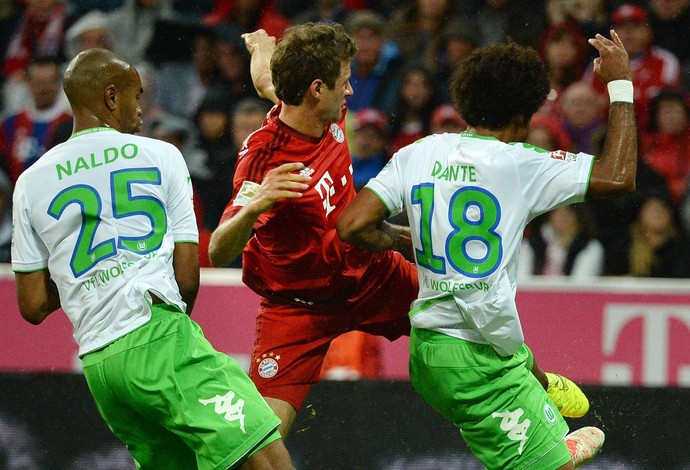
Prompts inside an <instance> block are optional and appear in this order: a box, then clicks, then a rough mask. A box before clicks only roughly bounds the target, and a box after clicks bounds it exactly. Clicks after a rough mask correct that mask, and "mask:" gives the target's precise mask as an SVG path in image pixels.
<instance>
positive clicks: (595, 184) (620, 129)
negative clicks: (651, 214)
mask: <svg viewBox="0 0 690 470" xmlns="http://www.w3.org/2000/svg"><path fill="white" fill-rule="evenodd" d="M636 174H637V128H636V122H635V108H634V106H633V104H632V103H624V102H614V103H611V107H610V110H609V122H608V130H607V133H606V141H605V142H604V149H603V152H602V155H601V158H600V159H599V160H597V161H596V162H595V163H594V168H593V170H592V178H591V181H590V190H589V197H590V198H601V197H620V196H624V195H626V194H629V193H631V192H633V191H635V177H636Z"/></svg>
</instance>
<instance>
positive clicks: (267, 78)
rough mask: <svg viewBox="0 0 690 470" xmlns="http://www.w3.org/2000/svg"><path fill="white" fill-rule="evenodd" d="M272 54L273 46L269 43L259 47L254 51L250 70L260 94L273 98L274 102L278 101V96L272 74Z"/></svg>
mask: <svg viewBox="0 0 690 470" xmlns="http://www.w3.org/2000/svg"><path fill="white" fill-rule="evenodd" d="M272 55H273V47H271V46H270V45H269V44H267V45H265V46H262V47H257V48H256V49H255V50H254V52H253V53H252V57H251V61H250V66H249V70H250V74H251V77H252V83H253V84H254V88H255V89H256V92H257V93H258V95H259V96H260V97H262V98H266V99H269V100H271V101H272V102H273V103H277V102H278V97H277V96H276V94H275V87H274V86H273V78H272V76H271V56H272Z"/></svg>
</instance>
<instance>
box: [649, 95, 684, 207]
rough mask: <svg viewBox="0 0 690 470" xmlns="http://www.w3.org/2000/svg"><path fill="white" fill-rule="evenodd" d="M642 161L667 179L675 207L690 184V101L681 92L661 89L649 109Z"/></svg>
mask: <svg viewBox="0 0 690 470" xmlns="http://www.w3.org/2000/svg"><path fill="white" fill-rule="evenodd" d="M649 115H650V119H649V123H648V125H647V132H646V133H644V134H642V145H641V149H640V156H641V158H642V159H643V160H644V161H645V163H647V165H649V166H650V167H651V168H652V170H654V171H655V172H657V173H658V174H660V175H661V176H663V177H664V179H665V181H666V186H667V187H668V190H669V192H670V195H671V199H672V201H673V203H674V204H676V205H678V204H680V201H681V198H682V197H683V194H684V193H685V188H686V187H687V185H688V182H690V98H688V96H687V94H686V93H685V92H684V91H682V90H678V89H668V88H665V89H662V90H661V91H660V92H659V93H658V94H657V95H656V96H655V97H653V98H652V101H651V103H650V105H649Z"/></svg>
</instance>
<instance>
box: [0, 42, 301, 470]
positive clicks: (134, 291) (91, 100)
mask: <svg viewBox="0 0 690 470" xmlns="http://www.w3.org/2000/svg"><path fill="white" fill-rule="evenodd" d="M64 87H65V92H66V94H67V97H68V98H69V101H70V105H71V106H72V110H73V111H74V131H75V132H74V134H73V135H72V137H71V138H70V139H69V140H68V141H67V142H65V143H63V144H61V145H58V146H57V147H54V148H53V149H52V150H51V151H49V152H48V153H46V154H45V155H43V156H42V157H41V158H40V159H39V160H38V161H37V162H36V163H35V164H34V165H33V166H31V167H30V168H29V169H28V170H26V171H25V172H24V173H23V174H22V175H21V176H20V177H19V180H18V181H17V185H16V188H15V193H14V206H13V209H14V212H13V217H14V227H15V228H14V235H13V246H12V268H13V269H14V271H15V279H16V284H17V298H18V302H19V310H20V312H21V314H22V315H23V316H24V318H26V319H27V320H28V321H30V322H31V323H35V324H39V323H41V322H42V321H43V320H44V319H45V318H46V317H47V316H48V315H50V314H51V313H52V312H53V311H55V310H57V309H58V308H59V307H62V308H63V309H64V311H65V313H66V314H67V316H68V317H69V319H70V321H71V322H72V324H73V326H74V338H75V340H76V341H77V343H78V345H79V357H80V358H81V361H82V365H83V369H84V376H85V378H86V381H87V383H88V385H89V389H90V390H91V393H92V394H93V396H94V399H95V402H96V406H97V407H98V410H99V411H100V413H101V415H102V416H103V418H104V419H105V421H106V422H107V424H108V426H109V427H110V429H111V430H112V431H113V433H114V434H115V435H116V436H117V437H119V438H120V439H121V440H122V441H123V442H124V443H125V444H126V445H127V448H128V449H129V451H130V452H131V454H132V456H133V457H134V459H135V461H136V464H137V468H141V469H160V468H165V469H188V468H199V469H226V468H237V467H239V466H240V465H243V468H245V469H249V468H257V467H254V466H253V465H254V464H255V463H256V462H257V461H260V462H263V464H264V465H265V466H262V467H259V468H266V469H279V468H280V469H286V470H287V469H292V468H293V467H292V464H291V462H290V459H289V455H288V453H287V450H286V449H285V447H284V445H283V443H282V440H281V439H280V435H279V433H278V431H277V428H278V425H279V424H280V421H279V419H278V418H277V416H276V415H275V414H274V413H273V412H272V411H271V410H270V408H269V406H268V405H267V404H266V402H265V401H264V400H263V398H262V397H261V395H260V394H259V393H258V391H257V390H256V387H255V386H254V384H253V383H252V382H251V380H250V379H249V377H248V376H247V375H246V374H245V373H244V371H242V369H241V368H240V367H239V365H238V364H237V363H236V362H235V361H233V360H232V359H231V358H230V357H228V356H226V355H225V354H222V353H219V352H217V351H215V350H214V349H213V347H212V346H211V345H210V344H209V342H208V341H207V340H206V339H205V338H204V335H203V333H202V332H201V329H200V328H199V326H198V325H197V324H196V323H194V322H193V321H192V320H191V319H190V318H189V314H191V311H192V308H193V304H194V300H195V299H196V295H197V291H198V288H199V262H198V249H197V242H198V232H197V227H196V222H195V216H194V210H193V205H192V191H191V185H190V180H189V172H188V171H187V167H186V164H185V162H184V159H183V157H182V155H181V154H180V152H179V151H178V150H177V149H176V148H175V147H173V146H172V145H170V144H167V143H164V142H159V141H156V140H153V139H149V138H146V137H138V136H135V135H132V134H134V133H135V132H137V131H138V130H139V129H140V127H141V119H140V116H141V109H140V108H139V105H138V103H137V100H138V99H139V96H140V95H141V93H142V92H143V90H142V85H141V79H140V77H139V74H138V73H137V71H136V69H135V68H134V67H132V66H131V65H130V64H127V63H126V62H124V61H122V60H121V59H119V58H118V57H117V56H115V55H114V54H112V53H111V52H109V51H105V50H102V49H89V50H88V51H85V52H82V53H81V54H79V55H78V56H77V57H76V58H75V59H74V60H73V61H72V62H70V64H69V66H68V68H67V71H66V72H65V79H64ZM269 464H270V465H269Z"/></svg>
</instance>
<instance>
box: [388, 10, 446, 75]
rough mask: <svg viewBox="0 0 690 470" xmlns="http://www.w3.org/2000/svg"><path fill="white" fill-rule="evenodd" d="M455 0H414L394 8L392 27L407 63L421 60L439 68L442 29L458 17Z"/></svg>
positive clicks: (394, 37)
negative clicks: (438, 57) (438, 58)
mask: <svg viewBox="0 0 690 470" xmlns="http://www.w3.org/2000/svg"><path fill="white" fill-rule="evenodd" d="M455 16H456V14H455V2H453V1H452V0H434V1H427V0H410V1H408V2H403V3H402V5H400V6H399V7H398V8H396V9H395V10H394V11H393V14H392V15H391V17H390V19H389V21H388V27H389V28H388V30H389V34H390V37H391V39H393V40H394V41H395V42H396V43H397V44H398V46H399V47H400V50H401V51H402V56H403V58H404V60H405V62H406V63H408V64H409V63H411V62H418V63H420V64H422V65H424V66H425V67H426V68H427V69H429V70H432V71H436V65H437V64H436V57H437V56H438V52H439V45H440V39H441V36H440V35H439V32H440V31H443V29H444V28H445V27H446V25H447V24H448V23H449V22H450V21H452V19H453V18H455Z"/></svg>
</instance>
